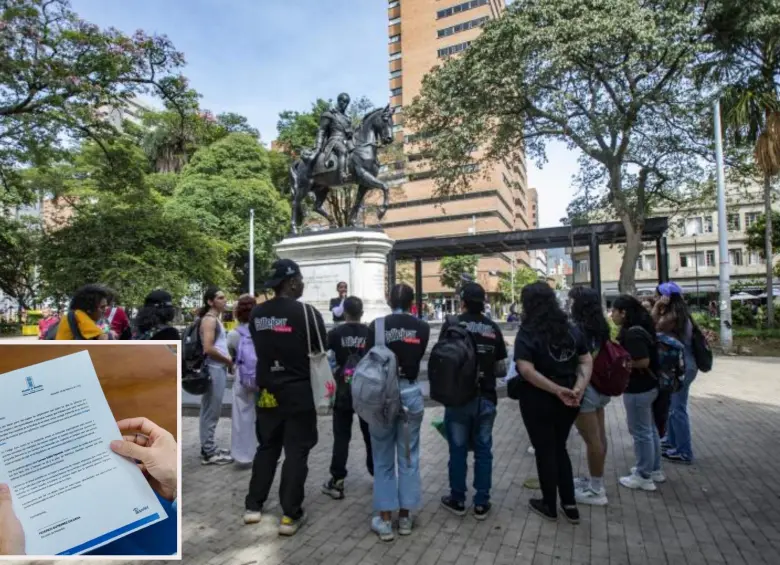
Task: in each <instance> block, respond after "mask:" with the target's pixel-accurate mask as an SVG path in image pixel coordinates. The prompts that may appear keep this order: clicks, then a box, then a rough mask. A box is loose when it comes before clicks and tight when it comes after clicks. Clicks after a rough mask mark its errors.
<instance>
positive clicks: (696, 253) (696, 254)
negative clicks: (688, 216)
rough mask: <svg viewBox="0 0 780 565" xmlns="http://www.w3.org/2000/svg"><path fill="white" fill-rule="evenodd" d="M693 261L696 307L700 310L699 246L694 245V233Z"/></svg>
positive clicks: (694, 237) (694, 242) (694, 241)
mask: <svg viewBox="0 0 780 565" xmlns="http://www.w3.org/2000/svg"><path fill="white" fill-rule="evenodd" d="M693 257H694V259H693V261H694V263H693V264H694V265H695V266H696V309H697V310H701V301H700V300H701V299H700V298H699V248H698V246H697V245H696V234H695V233H694V234H693Z"/></svg>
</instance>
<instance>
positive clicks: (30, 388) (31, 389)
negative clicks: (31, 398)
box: [22, 377, 43, 396]
mask: <svg viewBox="0 0 780 565" xmlns="http://www.w3.org/2000/svg"><path fill="white" fill-rule="evenodd" d="M25 379H26V381H27V388H25V389H22V396H27V395H28V394H34V393H36V392H41V391H42V390H43V385H36V384H35V381H33V378H32V377H25Z"/></svg>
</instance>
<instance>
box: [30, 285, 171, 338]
mask: <svg viewBox="0 0 780 565" xmlns="http://www.w3.org/2000/svg"><path fill="white" fill-rule="evenodd" d="M175 315H176V309H175V307H174V304H173V297H172V296H171V294H170V293H169V292H167V291H165V290H161V289H160V290H154V291H152V292H150V293H149V294H148V295H147V297H146V299H145V300H144V304H143V306H142V307H141V308H140V309H139V310H138V312H137V314H136V315H135V317H134V318H133V319H132V320H131V319H130V317H129V316H128V315H127V312H126V311H125V309H124V308H122V307H121V306H119V305H118V304H117V295H116V293H115V292H113V291H112V290H111V289H110V288H108V287H106V286H103V285H100V284H87V285H84V286H83V287H81V288H79V289H78V290H76V291H75V292H74V293H73V296H72V297H71V300H70V304H69V307H68V310H67V312H66V313H65V314H64V315H59V314H58V313H55V312H54V311H53V310H52V309H51V308H44V310H43V318H42V319H41V321H40V322H39V324H38V339H41V340H46V339H54V340H131V339H138V340H148V339H151V340H173V341H175V340H179V339H181V335H180V334H179V330H177V329H176V328H175V327H173V326H172V325H171V324H172V323H173V319H174V317H175Z"/></svg>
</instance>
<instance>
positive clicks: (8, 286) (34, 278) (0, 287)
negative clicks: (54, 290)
mask: <svg viewBox="0 0 780 565" xmlns="http://www.w3.org/2000/svg"><path fill="white" fill-rule="evenodd" d="M40 242H41V230H40V226H39V225H38V223H37V222H36V221H34V220H31V219H28V218H22V219H19V220H17V219H16V218H11V217H7V216H5V215H3V214H0V257H2V258H3V260H2V261H0V291H2V293H3V294H5V295H7V296H10V297H11V298H13V299H14V300H16V302H17V304H18V305H19V308H20V313H21V308H28V309H29V308H30V307H31V306H32V305H33V304H35V303H36V302H37V301H38V300H39V299H40V297H41V296H40V291H41V278H40V276H39V275H38V272H37V268H36V267H37V264H38V249H39V248H40Z"/></svg>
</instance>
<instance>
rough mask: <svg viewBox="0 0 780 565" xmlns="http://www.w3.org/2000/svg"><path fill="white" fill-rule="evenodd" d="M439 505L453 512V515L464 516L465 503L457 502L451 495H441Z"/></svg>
mask: <svg viewBox="0 0 780 565" xmlns="http://www.w3.org/2000/svg"><path fill="white" fill-rule="evenodd" d="M441 505H442V506H443V507H444V508H446V509H447V510H449V511H450V512H452V513H453V514H455V516H465V515H466V505H465V504H464V503H463V502H458V501H457V500H454V499H453V498H452V497H451V496H442V497H441Z"/></svg>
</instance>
